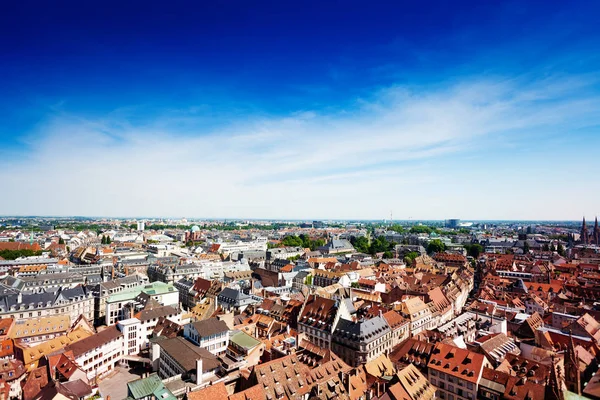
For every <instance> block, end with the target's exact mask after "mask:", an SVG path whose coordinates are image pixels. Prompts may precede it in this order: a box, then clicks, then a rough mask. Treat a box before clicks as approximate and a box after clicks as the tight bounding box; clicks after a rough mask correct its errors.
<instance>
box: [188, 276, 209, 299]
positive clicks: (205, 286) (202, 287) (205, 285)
mask: <svg viewBox="0 0 600 400" xmlns="http://www.w3.org/2000/svg"><path fill="white" fill-rule="evenodd" d="M211 284H212V283H211V281H209V280H206V279H203V278H197V279H196V280H195V281H194V286H192V289H193V290H195V291H196V292H198V293H200V294H201V295H202V296H204V294H206V292H208V290H209V289H210V286H211Z"/></svg>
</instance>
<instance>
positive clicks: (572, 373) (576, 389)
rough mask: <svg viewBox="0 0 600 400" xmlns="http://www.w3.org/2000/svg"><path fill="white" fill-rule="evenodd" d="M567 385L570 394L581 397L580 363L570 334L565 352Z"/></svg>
mask: <svg viewBox="0 0 600 400" xmlns="http://www.w3.org/2000/svg"><path fill="white" fill-rule="evenodd" d="M565 384H566V385H567V390H568V391H569V392H573V393H577V394H578V395H581V374H580V372H579V361H578V360H577V353H575V344H574V343H573V335H572V333H570V332H569V344H568V347H567V351H565Z"/></svg>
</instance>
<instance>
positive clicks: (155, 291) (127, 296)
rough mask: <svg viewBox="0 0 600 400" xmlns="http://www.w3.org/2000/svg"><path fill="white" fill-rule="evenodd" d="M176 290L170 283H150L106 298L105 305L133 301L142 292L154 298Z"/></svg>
mask: <svg viewBox="0 0 600 400" xmlns="http://www.w3.org/2000/svg"><path fill="white" fill-rule="evenodd" d="M176 290H177V289H175V288H174V287H173V284H172V283H168V284H167V283H164V282H152V283H149V284H148V285H144V286H142V287H135V288H131V289H128V290H125V291H123V292H120V293H115V294H113V295H111V296H109V297H108V299H107V300H106V302H107V303H116V302H119V301H127V300H133V299H135V298H136V297H137V296H138V295H139V294H140V293H142V292H144V293H146V294H148V295H151V296H155V295H161V294H166V293H169V292H174V291H176Z"/></svg>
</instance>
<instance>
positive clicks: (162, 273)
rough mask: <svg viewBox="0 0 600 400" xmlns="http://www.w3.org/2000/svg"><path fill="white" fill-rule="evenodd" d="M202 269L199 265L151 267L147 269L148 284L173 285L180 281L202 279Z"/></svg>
mask: <svg viewBox="0 0 600 400" xmlns="http://www.w3.org/2000/svg"><path fill="white" fill-rule="evenodd" d="M204 275H205V273H204V268H203V266H201V265H195V264H184V265H175V266H170V265H151V266H149V267H148V278H149V279H150V282H164V283H175V282H177V281H179V280H181V279H184V278H186V279H196V278H201V277H204Z"/></svg>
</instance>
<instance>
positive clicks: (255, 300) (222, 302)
mask: <svg viewBox="0 0 600 400" xmlns="http://www.w3.org/2000/svg"><path fill="white" fill-rule="evenodd" d="M262 300H263V299H262V297H259V296H255V295H249V294H245V293H243V292H241V291H240V290H235V289H231V288H225V289H223V290H222V291H221V293H219V295H218V296H217V302H218V304H219V306H221V307H222V308H223V309H224V310H226V311H235V312H237V313H240V312H243V311H244V310H245V309H246V308H247V307H248V306H250V305H256V304H260V303H261V302H262Z"/></svg>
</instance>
